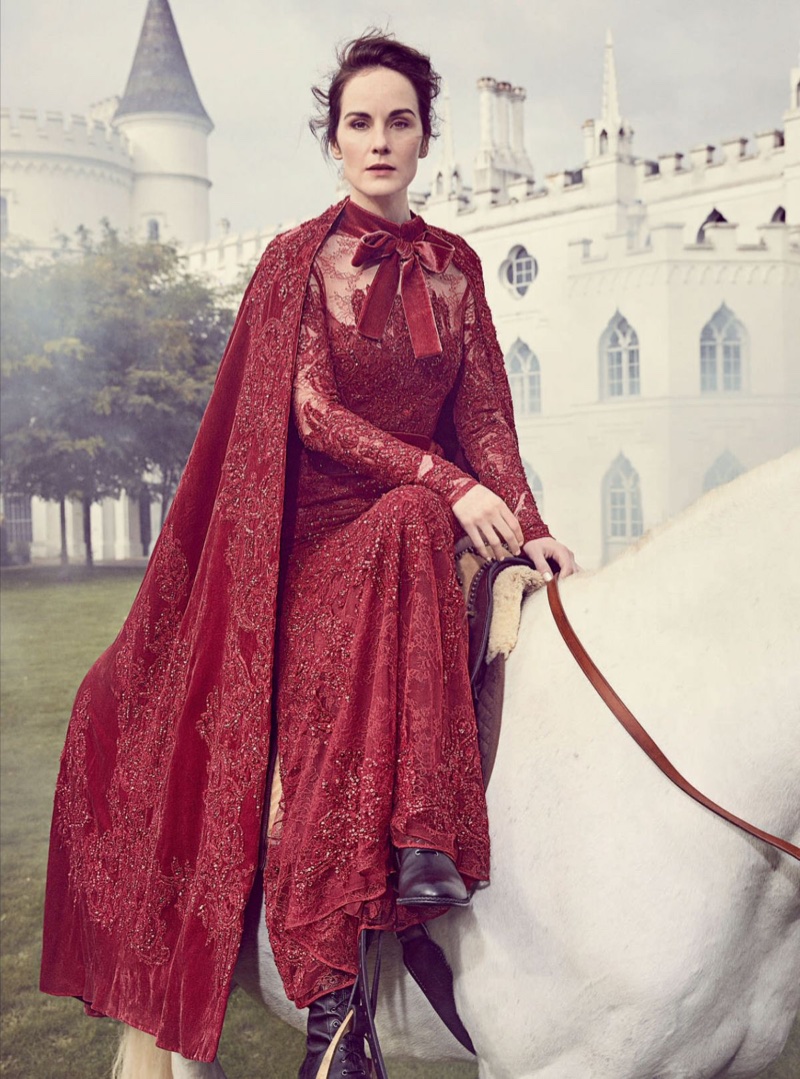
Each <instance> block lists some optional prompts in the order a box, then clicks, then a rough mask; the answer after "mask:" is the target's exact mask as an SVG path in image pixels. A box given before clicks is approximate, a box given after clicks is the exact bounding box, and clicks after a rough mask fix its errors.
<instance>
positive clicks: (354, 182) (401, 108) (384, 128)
mask: <svg viewBox="0 0 800 1079" xmlns="http://www.w3.org/2000/svg"><path fill="white" fill-rule="evenodd" d="M331 152H332V154H333V156H334V157H335V158H336V159H337V160H338V161H341V162H342V164H343V166H344V177H345V179H346V180H347V182H348V183H349V184H350V187H351V190H352V195H351V197H352V200H353V202H355V203H356V204H357V205H358V206H362V207H363V208H364V209H366V210H372V211H373V212H374V213H377V214H379V215H380V216H382V217H386V218H388V219H389V220H391V221H398V222H402V221H406V220H408V218H409V216H410V215H409V210H408V195H407V192H408V186H409V184H410V183H411V181H412V180H413V179H414V177H415V176H416V174H417V163H418V161H419V159H420V158H421V157H424V156H425V154H426V153H427V152H428V143H427V139H426V138H425V134H424V131H423V129H422V120H421V119H420V115H419V102H418V101H417V92H416V90H415V89H414V86H413V83H411V82H410V81H409V80H408V79H407V78H406V77H405V75H400V74H398V72H396V71H391V70H390V69H389V68H386V67H375V68H371V69H370V70H368V71H363V72H361V73H359V74H358V75H354V76H353V77H352V78H351V79H350V80H349V81H348V82H347V83H346V84H345V87H344V90H343V91H342V99H341V113H340V117H339V125H338V127H337V128H336V140H335V141H334V142H332V143H331Z"/></svg>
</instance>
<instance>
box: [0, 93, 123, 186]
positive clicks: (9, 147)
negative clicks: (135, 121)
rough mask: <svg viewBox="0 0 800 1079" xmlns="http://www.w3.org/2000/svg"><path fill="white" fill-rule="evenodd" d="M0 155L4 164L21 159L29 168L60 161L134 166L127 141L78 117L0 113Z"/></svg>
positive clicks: (34, 111)
mask: <svg viewBox="0 0 800 1079" xmlns="http://www.w3.org/2000/svg"><path fill="white" fill-rule="evenodd" d="M0 151H2V154H3V158H4V159H6V163H10V162H11V160H12V159H13V158H20V157H24V158H25V159H26V165H27V166H28V167H31V166H34V165H35V164H36V162H37V160H38V161H39V162H41V163H42V164H43V165H45V164H46V163H47V161H50V162H53V160H54V159H59V158H76V159H80V160H81V161H82V162H83V163H88V162H94V163H96V164H98V165H105V166H112V167H114V168H118V169H123V170H126V171H130V170H131V169H132V166H133V158H132V155H131V149H130V145H129V143H128V140H127V138H126V137H125V135H123V134H122V133H121V132H119V131H117V130H116V129H115V128H113V127H112V126H111V125H110V124H106V123H102V122H101V121H100V120H96V119H92V118H91V117H90V116H83V115H80V114H73V115H67V114H65V113H63V112H54V111H47V112H39V111H38V110H37V109H17V110H15V111H12V110H11V109H7V108H3V109H2V110H0Z"/></svg>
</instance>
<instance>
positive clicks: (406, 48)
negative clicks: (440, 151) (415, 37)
mask: <svg viewBox="0 0 800 1079" xmlns="http://www.w3.org/2000/svg"><path fill="white" fill-rule="evenodd" d="M336 61H337V68H336V70H335V71H334V72H332V73H331V76H330V83H329V85H328V88H327V90H325V89H323V88H322V87H319V86H313V87H312V88H311V92H312V94H313V95H314V97H315V98H316V99H317V109H318V115H317V116H315V117H314V118H313V119H312V120H311V121H310V122H309V126H310V127H311V130H312V131H313V132H314V134H315V135H316V136H317V137H318V138H320V141H321V142H322V148H323V150H324V151H325V153H327V152H328V150H329V149H330V146H331V144H332V143H335V142H336V130H337V128H338V127H339V118H340V116H341V112H342V91H343V90H344V88H345V86H346V85H347V83H348V82H349V81H350V79H352V77H353V76H354V75H358V74H359V72H362V71H368V70H369V69H370V68H375V67H388V68H389V69H390V70H391V71H396V72H397V73H398V74H399V75H405V77H406V78H407V79H408V80H409V82H410V83H411V84H412V86H413V87H414V89H415V90H416V92H417V101H418V102H419V115H420V120H421V121H422V130H423V132H424V134H425V139H426V141H427V140H428V139H430V138H431V137H432V136H435V135H436V131H435V130H434V125H435V122H436V113H435V112H434V109H433V102H434V99H435V98H436V96H437V94H438V93H439V89H440V85H441V79H440V78H439V76H438V75H437V73H436V72H435V71H434V70H433V68H432V67H431V61H430V57H428V56H426V55H425V54H424V53H421V52H418V51H417V50H416V49H412V48H411V46H410V45H403V44H401V43H400V42H399V41H395V39H394V37H393V36H392V35H391V34H386V33H384V31H383V30H378V29H371V30H367V31H366V32H365V33H363V34H362V35H361V37H357V38H355V39H354V40H353V41H348V42H347V44H346V45H343V46H342V47H341V48H339V49H337V50H336Z"/></svg>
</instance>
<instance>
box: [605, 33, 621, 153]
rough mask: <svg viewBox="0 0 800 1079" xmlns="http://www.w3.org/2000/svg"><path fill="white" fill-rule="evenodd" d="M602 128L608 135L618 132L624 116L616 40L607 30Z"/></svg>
mask: <svg viewBox="0 0 800 1079" xmlns="http://www.w3.org/2000/svg"><path fill="white" fill-rule="evenodd" d="M600 126H601V127H604V128H605V129H606V131H607V132H608V134H609V135H610V134H611V132H612V131H613V132H615V133H616V132H618V131H619V129H620V128H621V127H622V115H621V113H620V111H619V91H618V89H617V65H616V62H615V60H614V39H613V38H612V36H611V31H610V30H606V49H605V57H604V61H603V113H602V117H601V120H600Z"/></svg>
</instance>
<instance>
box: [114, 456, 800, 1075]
mask: <svg viewBox="0 0 800 1079" xmlns="http://www.w3.org/2000/svg"><path fill="white" fill-rule="evenodd" d="M798 551H800V451H798V452H795V453H793V454H790V455H787V456H786V457H784V458H781V459H780V460H777V461H774V462H770V463H769V464H767V465H764V466H762V467H761V468H759V469H756V470H754V471H752V472H750V473H748V474H746V475H745V476H743V477H741V478H740V479H738V480H736V481H735V482H734V483H731V484H729V485H727V486H725V487H724V488H720V489H718V490H716V491H713V492H711V493H710V494H709V495H706V496H705V497H704V498H703V499H702V500H701V501H699V502H698V503H696V504H695V505H693V506H691V507H690V508H689V509H688V510H687V511H686V512H685V513H683V514H682V515H681V516H680V517H678V518H676V519H675V520H673V521H671V522H669V523H668V524H666V525H665V526H662V527H661V528H660V529H658V530H656V532H655V533H654V534H652V535H650V536H648V537H646V538H645V539H644V540H643V541H642V542H641V543H639V545H638V546H637V547H635V548H634V549H632V550H631V551H630V552H628V553H627V554H626V555H625V556H623V557H622V558H620V559H618V560H617V561H616V562H614V563H613V564H611V565H609V566H607V567H606V568H604V569H603V570H602V571H601V572H598V573H596V574H593V575H588V574H586V575H581V576H579V577H576V578H572V579H570V580H568V581H565V582H564V584H563V586H562V593H563V600H564V605H565V607H566V609H567V613H568V615H569V617H570V619H571V621H572V623H573V625H574V627H575V629H576V630H577V632H578V634H579V636H580V637H581V638H582V640H583V641H584V643H585V645H586V647H587V648H588V650H589V652H590V654H591V655H592V656H593V657H594V659H595V661H596V662H597V663H598V665H599V667H600V668H601V670H602V671H603V672H604V673H605V674H606V676H607V677H608V678H609V680H610V681H611V683H612V685H614V686H615V688H616V689H617V691H618V692H619V693H620V695H621V696H622V698H623V700H625V702H626V703H627V704H628V706H629V707H630V708H631V709H632V710H633V712H634V713H635V714H636V715H637V716H638V717H639V719H640V720H641V721H642V722H643V723H644V725H645V727H646V728H647V729H648V731H649V732H650V734H651V735H652V736H653V737H654V738H655V740H656V741H657V742H658V743H659V744H660V745H661V747H662V748H663V749H664V751H665V752H666V753H667V755H668V756H669V757H670V758H671V759H672V761H673V763H675V765H676V766H677V767H678V768H679V770H681V771H683V773H684V774H685V775H686V777H687V778H688V779H689V780H690V781H691V782H693V783H694V784H695V785H696V786H698V787H699V788H700V789H701V790H702V791H703V792H704V793H706V794H708V795H709V796H710V797H711V798H713V799H715V800H716V801H717V802H719V803H720V804H722V805H724V806H725V807H726V808H727V809H730V810H732V811H733V812H734V813H736V814H738V815H739V816H741V817H744V818H745V819H747V820H750V821H751V822H753V823H754V824H757V825H759V826H760V827H762V828H764V829H766V830H767V831H770V832H772V833H773V834H777V835H780V836H782V837H784V838H786V839H789V840H790V841H792V842H794V843H797V841H798V838H800V662H798V660H800V649H799V648H798V644H799V643H800V559H798ZM488 802H489V817H490V820H491V821H492V852H493V853H492V858H493V864H492V883H491V886H490V887H488V888H486V889H485V890H482V891H479V892H478V893H477V894H476V896H475V898H474V900H473V903H472V905H471V907H470V908H468V909H466V910H462V911H452V912H450V913H448V914H447V916H445V917H443V918H441V919H439V920H438V921H436V922H435V923H433V924H432V926H431V929H432V933H433V935H434V936H435V938H436V939H437V940H438V941H439V943H440V944H441V945H442V946H443V948H444V949H445V951H446V953H447V955H448V957H449V959H450V962H451V964H452V966H453V970H454V974H455V984H456V998H457V1001H458V1006H459V1010H460V1012H461V1015H462V1017H463V1019H464V1022H465V1024H466V1026H467V1028H468V1029H469V1031H470V1033H471V1035H472V1038H473V1041H474V1043H475V1047H476V1049H477V1053H478V1058H479V1062H480V1064H479V1067H480V1076H481V1079H712V1077H716V1079H746V1077H752V1076H756V1075H757V1074H758V1073H759V1072H761V1071H762V1070H763V1069H764V1068H766V1067H767V1066H768V1065H769V1064H770V1063H771V1062H772V1061H773V1060H774V1059H775V1058H776V1057H777V1056H778V1055H779V1054H780V1052H781V1049H782V1047H783V1045H784V1042H785V1040H786V1038H787V1036H788V1033H789V1030H790V1027H791V1025H792V1021H793V1019H794V1016H795V1015H796V1014H797V1010H798V1006H799V1005H800V977H798V972H800V864H798V863H797V862H796V861H794V860H793V859H791V858H789V857H787V856H786V855H783V854H779V853H778V852H777V851H775V850H773V849H772V848H770V847H767V846H765V845H764V844H763V843H761V842H759V841H758V840H755V839H752V838H751V837H749V836H747V835H745V834H744V833H743V832H741V831H739V830H738V829H736V828H735V827H733V826H732V825H729V824H727V823H726V822H724V821H722V820H720V819H719V818H717V817H716V816H714V815H713V814H711V813H710V812H708V811H707V810H705V809H702V808H701V807H700V806H698V805H697V804H696V803H694V802H693V801H691V800H690V799H689V798H688V797H687V796H686V795H685V794H683V793H681V792H680V791H679V790H678V789H677V788H675V787H674V786H672V784H671V783H670V782H669V781H668V780H667V779H666V778H665V777H664V776H663V775H662V774H661V773H660V772H659V771H658V770H657V769H656V767H655V766H654V765H653V764H651V762H650V761H649V760H648V759H647V758H646V757H645V756H644V754H643V753H642V752H641V750H640V749H639V748H638V747H637V746H636V745H635V744H634V743H633V741H632V740H631V739H630V738H629V736H628V735H627V734H626V733H625V732H624V731H623V730H622V728H621V727H620V726H619V725H618V724H617V722H616V720H615V719H614V718H613V717H612V716H611V713H610V712H608V711H607V710H606V708H605V706H604V705H603V704H602V703H601V701H600V699H599V698H598V697H597V696H596V695H595V692H594V690H593V689H592V688H591V687H590V686H589V683H588V682H587V681H586V679H585V678H584V676H583V674H582V673H581V672H580V671H579V669H578V667H577V665H576V663H575V661H574V660H573V658H572V657H571V655H570V654H569V653H568V651H567V649H566V646H565V645H564V643H563V642H562V640H561V638H560V636H559V635H558V632H557V630H556V627H555V625H554V623H553V620H552V616H551V614H550V611H549V609H548V604H547V600H546V598H545V596H544V595H543V594H542V593H539V594H537V595H535V596H534V597H532V598H531V599H530V600H528V601H527V603H526V605H525V608H524V612H523V617H522V624H521V627H520V636H519V641H518V644H517V648H516V650H515V651H514V653H513V654H512V656H511V658H510V660H509V662H508V665H507V682H506V706H505V711H504V716H503V732H502V738H501V741H500V747H499V751H498V754H497V761H496V765H495V770H494V774H493V777H492V781H491V785H490V787H489V791H488ZM389 958H390V962H389V965H388V968H387V969H386V971H385V973H384V975H383V978H382V994H381V997H382V999H381V1001H380V1005H379V1010H378V1021H379V1028H380V1030H381V1038H382V1044H383V1048H384V1052H385V1053H386V1055H388V1056H391V1055H392V1054H402V1055H405V1056H419V1057H421V1058H424V1059H427V1060H430V1061H435V1060H442V1059H470V1058H469V1056H468V1054H467V1053H466V1052H465V1051H464V1050H462V1049H461V1048H460V1047H459V1046H458V1045H457V1043H456V1042H455V1040H454V1039H453V1038H452V1037H451V1036H450V1034H449V1033H448V1032H447V1031H446V1030H445V1028H444V1027H443V1026H442V1025H441V1024H440V1023H439V1021H438V1019H436V1018H435V1016H434V1015H433V1013H432V1011H431V1009H430V1006H429V1005H428V1003H427V1001H425V1000H424V998H422V996H421V994H420V993H419V991H418V990H417V988H416V986H415V985H414V983H413V982H412V980H411V978H410V977H409V976H408V975H404V974H403V973H402V969H401V966H400V964H399V963H398V962H397V955H396V952H395V953H394V957H392V956H391V955H390V957H389ZM392 958H393V961H392ZM236 979H237V981H238V982H239V984H241V985H242V986H243V987H244V988H245V989H247V990H248V991H249V992H251V993H254V994H255V995H256V996H257V997H259V998H260V999H261V1000H263V1002H264V1004H265V1006H266V1007H267V1008H268V1009H269V1010H270V1011H272V1012H274V1013H276V1014H278V1015H279V1016H281V1017H282V1018H284V1019H286V1020H287V1021H288V1022H290V1023H293V1024H295V1025H297V1026H300V1025H302V1024H303V1023H304V1019H305V1015H304V1013H301V1012H298V1011H296V1010H295V1008H294V1007H293V1006H292V1005H290V1004H288V1003H287V1001H286V999H285V997H284V995H283V990H282V988H281V984H280V981H279V979H278V976H277V973H276V971H275V968H274V965H273V964H272V961H271V955H270V953H269V945H268V942H267V938H266V933H265V931H264V929H263V918H262V919H261V920H260V923H259V924H258V925H251V926H249V927H248V930H247V932H246V933H245V937H244V941H243V948H242V955H241V958H240V962H239V965H238V968H237V973H236ZM143 1041H149V1043H150V1046H149V1048H150V1049H152V1039H149V1037H148V1036H145V1035H137V1034H135V1033H133V1032H131V1033H130V1041H129V1044H128V1048H127V1052H125V1051H123V1053H122V1070H121V1071H120V1075H122V1076H125V1077H126V1079H127V1077H129V1076H130V1077H132V1076H135V1075H137V1071H136V1067H137V1063H136V1062H137V1060H138V1059H140V1058H139V1056H138V1054H139V1048H138V1047H139V1046H141V1045H142V1044H143ZM123 1048H124V1047H123ZM154 1052H155V1054H156V1056H154V1057H152V1058H151V1063H149V1064H147V1065H145V1067H146V1075H147V1079H155V1077H156V1076H157V1074H158V1073H157V1072H156V1070H155V1068H156V1063H155V1061H156V1057H158V1059H160V1060H161V1062H162V1063H163V1065H164V1068H165V1070H164V1072H163V1074H164V1075H165V1076H170V1075H172V1076H174V1079H224V1072H223V1070H222V1067H221V1066H220V1064H219V1063H218V1062H216V1063H214V1064H198V1063H192V1062H189V1061H185V1060H183V1059H182V1058H181V1057H178V1056H177V1055H174V1054H173V1055H172V1060H171V1066H172V1071H170V1070H169V1068H170V1055H169V1054H167V1053H161V1051H160V1050H154ZM125 1069H128V1070H127V1071H126V1070H125ZM142 1074H144V1073H142Z"/></svg>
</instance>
